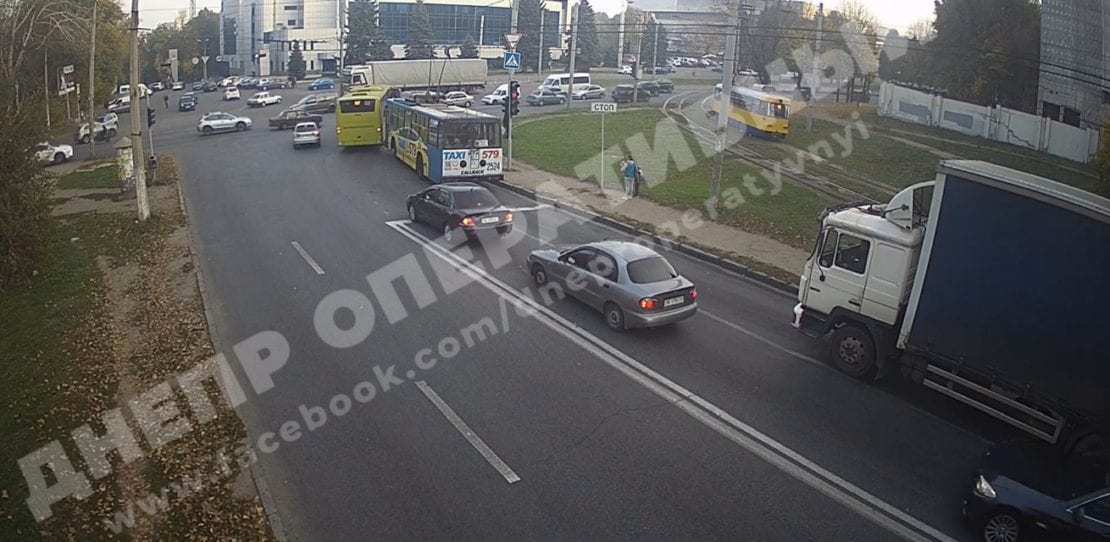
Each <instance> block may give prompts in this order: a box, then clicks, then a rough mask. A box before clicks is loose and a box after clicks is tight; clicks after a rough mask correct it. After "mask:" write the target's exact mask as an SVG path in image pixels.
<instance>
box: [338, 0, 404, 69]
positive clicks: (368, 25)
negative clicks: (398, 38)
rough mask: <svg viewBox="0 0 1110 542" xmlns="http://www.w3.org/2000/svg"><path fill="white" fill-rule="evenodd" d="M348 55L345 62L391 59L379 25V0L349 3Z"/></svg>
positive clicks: (345, 38)
mask: <svg viewBox="0 0 1110 542" xmlns="http://www.w3.org/2000/svg"><path fill="white" fill-rule="evenodd" d="M344 40H345V41H346V43H345V45H346V48H347V56H346V57H345V59H344V60H343V63H344V64H362V63H364V62H366V61H368V60H391V59H393V52H392V51H390V49H389V44H388V41H387V40H386V38H385V34H384V33H383V32H382V29H381V27H380V26H378V2H377V0H351V1H350V3H349V4H348V5H347V34H346V36H345V37H344Z"/></svg>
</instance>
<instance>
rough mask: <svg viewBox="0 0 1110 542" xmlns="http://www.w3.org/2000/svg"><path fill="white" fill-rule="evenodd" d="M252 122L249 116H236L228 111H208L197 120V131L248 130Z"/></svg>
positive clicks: (203, 132) (209, 132)
mask: <svg viewBox="0 0 1110 542" xmlns="http://www.w3.org/2000/svg"><path fill="white" fill-rule="evenodd" d="M252 125H253V122H251V119H250V117H237V116H235V115H232V114H230V113H208V114H207V115H204V116H203V117H201V118H200V121H199V122H197V131H198V132H200V133H201V134H204V135H209V134H211V133H213V132H230V131H233V130H234V131H238V132H242V131H243V130H249V129H250V128H251V126H252Z"/></svg>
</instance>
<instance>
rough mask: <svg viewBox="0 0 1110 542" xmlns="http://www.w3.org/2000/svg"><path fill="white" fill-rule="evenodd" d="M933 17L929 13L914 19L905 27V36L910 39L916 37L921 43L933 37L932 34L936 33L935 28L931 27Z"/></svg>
mask: <svg viewBox="0 0 1110 542" xmlns="http://www.w3.org/2000/svg"><path fill="white" fill-rule="evenodd" d="M934 19H935V18H934V17H933V16H931V15H930V16H928V17H922V18H920V19H918V20H916V21H914V23H913V24H911V25H909V26H908V27H906V36H907V37H909V38H911V39H916V40H918V41H920V42H921V43H925V42H927V41H929V40H931V39H933V36H935V35H936V33H937V30H936V28H933V21H934Z"/></svg>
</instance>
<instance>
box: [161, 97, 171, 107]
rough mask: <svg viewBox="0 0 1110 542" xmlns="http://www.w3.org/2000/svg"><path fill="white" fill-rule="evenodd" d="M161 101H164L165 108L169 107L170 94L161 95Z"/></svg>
mask: <svg viewBox="0 0 1110 542" xmlns="http://www.w3.org/2000/svg"><path fill="white" fill-rule="evenodd" d="M162 101H163V102H165V104H166V109H169V108H170V96H169V95H168V94H167V95H165V96H162Z"/></svg>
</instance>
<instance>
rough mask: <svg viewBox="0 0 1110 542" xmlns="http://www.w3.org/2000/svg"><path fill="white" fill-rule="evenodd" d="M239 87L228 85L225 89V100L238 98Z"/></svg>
mask: <svg viewBox="0 0 1110 542" xmlns="http://www.w3.org/2000/svg"><path fill="white" fill-rule="evenodd" d="M238 99H239V87H227V88H225V89H224V101H230V100H238Z"/></svg>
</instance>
